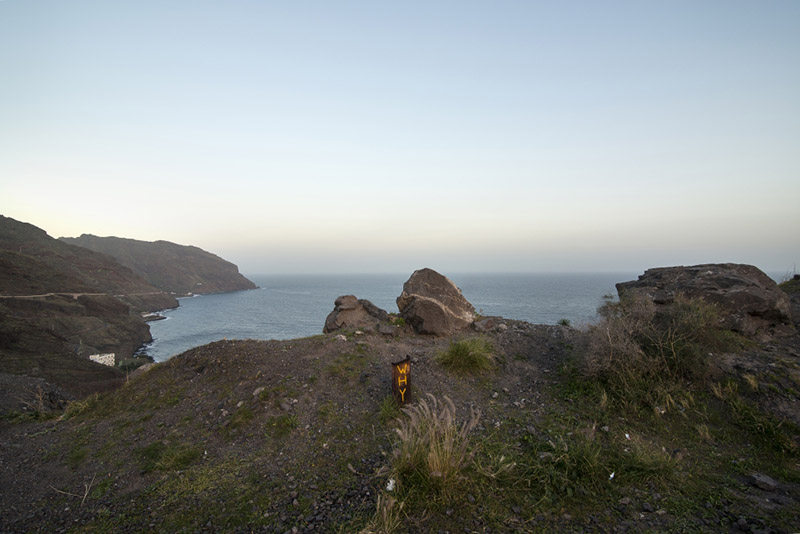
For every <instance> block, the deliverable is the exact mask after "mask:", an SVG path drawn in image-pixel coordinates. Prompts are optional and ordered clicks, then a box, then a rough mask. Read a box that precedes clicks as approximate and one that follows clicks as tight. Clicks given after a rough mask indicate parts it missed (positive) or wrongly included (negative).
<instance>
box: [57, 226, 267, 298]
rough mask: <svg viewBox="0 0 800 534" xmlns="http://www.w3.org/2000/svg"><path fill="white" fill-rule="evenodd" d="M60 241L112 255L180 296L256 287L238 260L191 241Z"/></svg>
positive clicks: (110, 238)
mask: <svg viewBox="0 0 800 534" xmlns="http://www.w3.org/2000/svg"><path fill="white" fill-rule="evenodd" d="M59 241H62V242H64V243H68V244H71V245H76V246H80V247H84V248H86V249H88V250H92V251H94V252H98V253H101V254H106V255H108V256H111V257H113V258H114V259H115V260H116V261H117V262H119V263H120V264H121V265H123V266H125V267H127V268H129V269H131V270H132V271H133V272H135V273H137V274H138V275H139V276H141V277H142V278H144V279H145V280H147V281H148V282H149V283H151V284H152V285H154V286H155V287H158V288H159V289H161V290H163V291H166V292H168V293H172V294H175V295H178V296H186V295H192V294H206V293H221V292H227V291H239V290H245V289H255V288H256V287H257V286H256V285H255V284H254V283H253V282H251V281H250V280H248V279H247V278H245V277H244V276H243V275H242V274H241V273H239V269H238V267H237V266H236V265H235V264H233V263H231V262H229V261H226V260H224V259H223V258H221V257H219V256H217V255H216V254H213V253H211V252H208V251H206V250H203V249H201V248H199V247H196V246H192V245H179V244H177V243H172V242H170V241H164V240H158V241H141V240H137V239H130V238H122V237H115V236H108V237H99V236H95V235H92V234H82V235H81V236H80V237H61V238H59Z"/></svg>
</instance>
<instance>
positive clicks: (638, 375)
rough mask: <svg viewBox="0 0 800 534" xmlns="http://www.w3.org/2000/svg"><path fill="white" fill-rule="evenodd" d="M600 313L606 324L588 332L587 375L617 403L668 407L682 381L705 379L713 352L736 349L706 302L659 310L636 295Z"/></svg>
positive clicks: (681, 300) (678, 302) (683, 301)
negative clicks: (619, 400) (622, 400)
mask: <svg viewBox="0 0 800 534" xmlns="http://www.w3.org/2000/svg"><path fill="white" fill-rule="evenodd" d="M598 311H599V313H600V315H601V317H602V320H601V321H600V323H599V324H597V325H595V326H592V327H591V328H590V329H589V331H588V333H587V343H586V347H585V351H584V355H583V356H584V359H583V362H582V363H583V369H584V372H585V373H586V374H587V375H588V376H589V377H592V378H596V379H599V380H600V381H601V382H602V383H603V384H604V386H605V387H607V388H608V390H609V391H610V392H611V394H612V395H613V396H615V397H616V398H622V399H625V400H628V401H630V400H636V401H637V402H643V403H644V404H646V405H650V406H651V407H655V406H656V405H660V406H662V407H666V406H668V405H669V404H670V402H669V401H671V400H674V399H673V397H674V395H673V393H675V392H676V389H680V388H679V387H678V386H680V385H681V384H682V383H683V382H685V381H702V380H703V379H705V378H706V376H707V375H708V371H709V363H710V357H709V353H712V352H716V351H719V350H726V349H729V348H731V347H732V346H733V345H735V344H736V339H735V335H734V334H732V333H731V332H729V331H726V330H723V329H722V327H721V326H720V315H719V312H718V310H717V308H716V306H714V305H713V304H710V303H707V302H705V301H704V300H702V299H689V298H686V297H683V296H680V295H679V296H677V297H676V298H675V300H674V302H673V303H672V304H671V305H669V306H662V307H660V309H657V308H656V305H655V304H654V303H653V302H652V301H651V300H650V299H648V298H647V297H645V296H643V295H640V294H636V293H634V294H632V295H628V296H626V297H625V298H623V299H621V301H620V302H618V303H607V304H605V305H604V306H603V307H602V308H600V310H598ZM672 404H675V403H674V402H672ZM662 409H663V408H662Z"/></svg>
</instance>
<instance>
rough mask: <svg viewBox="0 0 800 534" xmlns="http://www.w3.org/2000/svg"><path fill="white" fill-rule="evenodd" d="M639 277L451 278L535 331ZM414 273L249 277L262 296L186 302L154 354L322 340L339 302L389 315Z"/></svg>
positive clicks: (487, 311) (478, 300) (592, 310)
mask: <svg viewBox="0 0 800 534" xmlns="http://www.w3.org/2000/svg"><path fill="white" fill-rule="evenodd" d="M637 275H638V273H637V274H634V273H617V274H609V273H603V274H462V275H450V274H448V277H449V278H450V279H451V280H453V282H455V284H456V285H457V286H458V287H460V288H461V291H462V292H463V293H464V296H465V297H466V298H467V300H469V301H470V302H471V303H472V304H473V305H474V306H475V309H476V310H477V311H479V312H480V313H481V314H482V315H499V316H502V317H506V318H508V319H519V320H523V321H528V322H530V323H536V324H556V323H557V322H558V321H559V320H560V319H569V320H570V321H571V322H572V324H573V325H581V324H586V323H589V322H593V321H595V320H596V318H597V313H596V310H597V307H598V306H599V305H600V304H601V303H602V301H603V295H606V294H612V295H616V290H615V288H614V284H615V283H617V282H624V281H627V280H633V279H635V278H636V276H637ZM408 277H409V274H397V275H391V274H380V275H377V274H376V275H301V276H293V275H269V276H248V278H250V280H252V281H253V282H255V283H256V284H257V285H258V286H259V289H254V290H251V291H237V292H233V293H222V294H216V295H202V296H196V297H190V298H185V299H181V300H180V303H181V305H180V308H177V309H175V310H169V311H166V312H163V314H164V315H165V316H166V317H167V319H166V320H163V321H156V322H153V323H150V331H151V332H152V335H153V339H154V341H153V343H151V344H150V345H149V346H147V347H146V349H145V351H144V352H146V353H147V354H149V355H150V356H152V357H153V358H154V359H155V360H156V361H164V360H167V359H169V358H171V357H172V356H175V355H176V354H180V353H181V352H184V351H186V350H188V349H190V348H192V347H196V346H199V345H204V344H206V343H210V342H212V341H217V340H219V339H223V338H227V339H292V338H298V337H306V336H311V335H315V334H320V333H322V327H323V325H324V324H325V317H327V315H328V314H329V313H330V312H331V310H333V301H334V300H336V297H338V296H339V295H356V296H357V297H358V298H363V299H367V300H370V301H372V302H373V303H374V304H376V305H377V306H380V307H381V308H383V309H384V310H386V311H388V312H396V311H397V304H396V303H395V299H396V298H397V297H398V295H400V293H401V292H402V290H403V283H404V282H405V281H406V280H407V279H408Z"/></svg>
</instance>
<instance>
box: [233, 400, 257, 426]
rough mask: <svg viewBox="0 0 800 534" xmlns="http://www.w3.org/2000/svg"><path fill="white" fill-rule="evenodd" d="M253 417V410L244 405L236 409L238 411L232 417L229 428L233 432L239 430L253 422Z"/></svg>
mask: <svg viewBox="0 0 800 534" xmlns="http://www.w3.org/2000/svg"><path fill="white" fill-rule="evenodd" d="M253 417H254V414H253V410H251V409H250V407H249V406H247V405H246V404H245V405H242V406H240V407H239V408H236V411H235V412H233V415H231V418H230V420H229V421H228V425H227V428H228V430H231V431H233V430H236V429H239V428H241V427H243V426H245V425H247V424H248V423H249V422H250V421H252V420H253Z"/></svg>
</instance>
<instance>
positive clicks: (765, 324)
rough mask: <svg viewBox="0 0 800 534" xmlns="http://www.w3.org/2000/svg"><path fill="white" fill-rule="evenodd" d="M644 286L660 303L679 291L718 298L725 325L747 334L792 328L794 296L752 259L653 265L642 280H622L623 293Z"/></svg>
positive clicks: (641, 289) (642, 289) (619, 287)
mask: <svg viewBox="0 0 800 534" xmlns="http://www.w3.org/2000/svg"><path fill="white" fill-rule="evenodd" d="M631 292H640V293H643V294H644V295H646V296H647V297H648V298H649V299H651V300H652V301H653V302H654V303H655V304H657V305H668V304H670V303H672V302H673V300H674V299H675V296H676V295H678V294H682V295H685V296H687V297H690V298H695V297H700V298H703V299H704V300H705V301H707V302H712V303H715V304H717V305H718V306H719V308H720V309H721V311H722V313H723V318H724V326H725V327H726V328H729V329H731V330H734V331H737V332H739V333H741V334H744V335H746V336H764V335H770V334H773V333H781V332H786V331H791V330H792V326H791V325H792V320H791V311H790V304H789V298H788V296H787V295H786V293H784V292H783V291H781V290H780V289H779V288H778V286H777V284H776V283H775V282H774V281H773V280H772V279H771V278H770V277H769V276H767V275H766V274H764V272H762V271H761V270H760V269H758V268H757V267H753V266H752V265H742V264H736V263H722V264H717V263H714V264H705V265H694V266H691V267H659V268H656V269H648V270H647V271H645V272H644V274H643V275H641V276H639V278H638V280H633V281H630V282H623V283H619V284H617V293H618V294H619V296H620V297H623V296H624V295H626V294H628V293H631Z"/></svg>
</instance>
